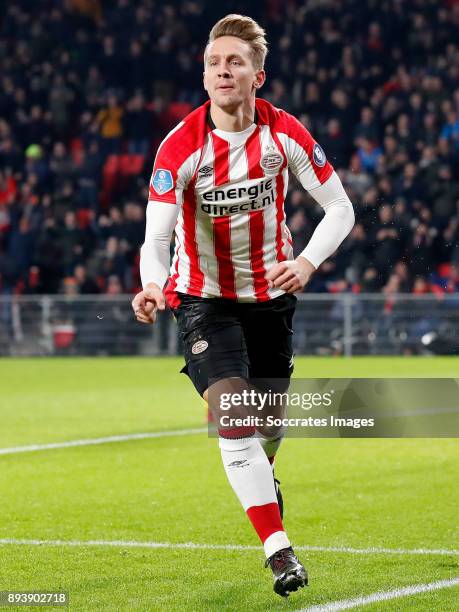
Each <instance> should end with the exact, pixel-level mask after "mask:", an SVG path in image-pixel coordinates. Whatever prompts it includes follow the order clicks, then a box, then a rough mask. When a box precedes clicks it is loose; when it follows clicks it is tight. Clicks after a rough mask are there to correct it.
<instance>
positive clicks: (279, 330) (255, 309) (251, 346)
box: [174, 294, 296, 395]
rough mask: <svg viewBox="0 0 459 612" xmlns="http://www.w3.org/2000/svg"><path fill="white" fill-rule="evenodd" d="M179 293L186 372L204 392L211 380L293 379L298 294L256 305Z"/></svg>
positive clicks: (283, 296) (178, 309)
mask: <svg viewBox="0 0 459 612" xmlns="http://www.w3.org/2000/svg"><path fill="white" fill-rule="evenodd" d="M178 296H179V298H180V300H181V303H180V305H179V306H178V308H177V309H175V310H174V315H175V317H176V319H177V323H178V327H179V331H180V336H181V338H182V341H183V350H184V356H185V362H186V366H185V367H184V368H183V369H182V372H184V373H185V374H187V375H188V376H189V377H190V379H191V380H192V382H193V384H194V386H195V387H196V389H197V391H198V392H199V394H200V395H202V394H203V393H204V391H205V390H206V389H207V388H208V387H209V380H211V381H212V382H216V381H217V380H221V379H224V378H229V377H235V376H236V377H241V378H245V379H247V380H249V379H254V378H255V379H262V378H263V379H264V378H268V379H272V378H275V379H288V378H290V376H291V374H292V372H293V349H292V334H293V331H292V320H293V313H294V312H295V306H296V297H295V296H294V295H291V294H284V295H281V296H280V297H278V298H274V299H273V300H269V301H268V302H255V303H253V302H249V303H247V302H235V301H233V300H227V299H223V298H199V297H194V296H191V295H185V294H178Z"/></svg>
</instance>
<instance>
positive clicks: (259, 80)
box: [253, 70, 266, 89]
mask: <svg viewBox="0 0 459 612" xmlns="http://www.w3.org/2000/svg"><path fill="white" fill-rule="evenodd" d="M265 81H266V72H265V71H264V70H258V71H257V72H256V73H255V80H254V83H253V86H254V87H255V89H260V88H261V87H263V85H264V84H265Z"/></svg>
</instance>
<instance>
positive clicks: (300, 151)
mask: <svg viewBox="0 0 459 612" xmlns="http://www.w3.org/2000/svg"><path fill="white" fill-rule="evenodd" d="M209 106H210V102H209V101H208V102H206V103H205V104H203V105H202V106H200V107H199V108H197V109H196V110H195V111H193V112H192V113H190V114H189V115H188V116H187V117H186V118H185V119H184V120H183V121H182V122H181V123H179V124H178V125H177V127H176V128H175V129H173V130H172V131H171V132H170V133H169V134H168V136H167V137H166V138H165V139H164V140H163V142H162V143H161V145H160V147H159V149H158V153H157V155H156V159H155V164H154V168H153V173H152V177H151V182H150V191H149V202H168V203H170V204H171V205H173V206H179V207H180V211H179V214H178V219H177V223H176V226H175V253H174V258H173V261H172V266H171V272H170V277H169V280H168V283H167V287H166V290H165V293H166V296H167V299H168V301H169V303H170V305H171V306H172V307H174V306H176V305H178V300H177V296H176V292H182V293H188V294H190V295H194V296H201V297H223V298H228V299H232V300H238V301H248V302H253V301H260V302H262V301H266V300H270V299H273V298H275V297H277V296H279V295H282V294H283V293H284V292H283V291H282V290H280V289H278V288H277V289H270V288H269V287H268V283H267V281H266V279H265V274H266V271H267V270H268V269H269V268H270V267H271V266H273V265H274V264H275V263H278V262H281V261H285V260H290V259H293V250H292V240H291V235H290V231H289V229H288V227H287V225H286V222H285V211H284V201H285V196H286V193H287V186H288V169H289V168H290V169H291V170H292V172H293V173H294V174H295V175H296V176H297V177H298V179H299V181H300V182H301V184H302V185H303V187H304V188H305V189H306V190H311V189H314V188H316V187H318V186H319V185H321V184H323V183H324V182H325V181H326V180H327V179H328V178H329V177H330V175H331V174H332V172H333V168H332V166H331V165H330V163H329V162H328V161H327V159H326V157H325V154H324V152H323V150H322V149H321V147H320V146H319V145H318V144H317V143H316V142H315V140H314V139H313V138H312V136H311V134H310V133H309V132H308V130H307V129H306V128H305V127H304V126H303V125H302V124H301V123H300V122H299V121H298V120H297V119H295V118H294V117H293V116H292V115H289V114H288V113H286V112H285V111H282V110H280V109H278V108H275V107H274V106H272V105H271V104H270V103H268V102H267V101H265V100H262V99H257V100H256V118H255V119H256V122H255V123H254V124H253V125H252V126H250V127H249V128H247V129H246V130H244V131H242V132H224V131H222V130H219V129H216V128H215V126H214V125H213V124H212V121H211V119H210V113H209Z"/></svg>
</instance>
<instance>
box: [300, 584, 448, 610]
mask: <svg viewBox="0 0 459 612" xmlns="http://www.w3.org/2000/svg"><path fill="white" fill-rule="evenodd" d="M458 585H459V577H458V578H450V579H448V580H438V581H437V582H430V583H428V584H413V585H412V586H407V587H404V588H401V589H393V590H392V591H377V592H376V593H371V595H362V596H361V597H356V598H355V599H343V600H342V601H331V602H330V603H326V604H321V605H318V606H310V607H309V608H301V610H298V611H297V612H337V611H338V610H350V609H351V608H357V607H359V606H366V605H368V604H372V603H377V602H378V601H389V600H390V599H398V598H400V597H409V596H410V595H419V594H420V593H427V592H428V591H439V590H440V589H450V588H451V587H455V586H458Z"/></svg>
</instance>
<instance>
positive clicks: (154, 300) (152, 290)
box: [132, 283, 166, 324]
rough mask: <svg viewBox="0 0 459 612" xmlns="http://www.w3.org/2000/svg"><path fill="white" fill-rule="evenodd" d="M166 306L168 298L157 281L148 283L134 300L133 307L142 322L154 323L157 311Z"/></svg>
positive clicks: (137, 317)
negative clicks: (166, 298)
mask: <svg viewBox="0 0 459 612" xmlns="http://www.w3.org/2000/svg"><path fill="white" fill-rule="evenodd" d="M165 308H166V300H165V298H164V294H163V292H162V291H161V289H160V288H159V287H158V285H157V284H156V283H148V285H146V287H145V289H144V290H143V291H141V292H140V293H138V294H137V295H136V296H135V298H134V299H133V300H132V309H133V311H134V314H135V316H136V319H137V321H140V323H150V324H151V323H154V322H155V321H156V312H157V311H158V310H164V309H165Z"/></svg>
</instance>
